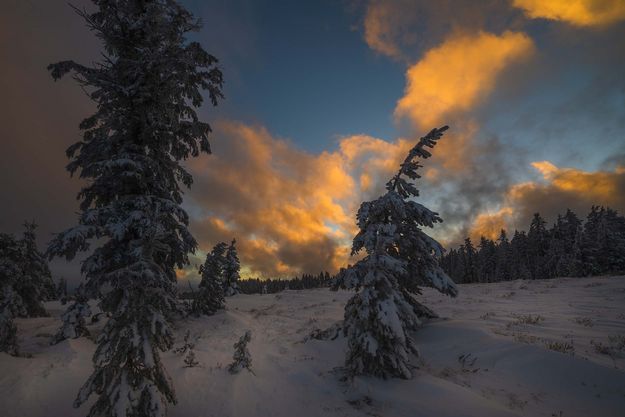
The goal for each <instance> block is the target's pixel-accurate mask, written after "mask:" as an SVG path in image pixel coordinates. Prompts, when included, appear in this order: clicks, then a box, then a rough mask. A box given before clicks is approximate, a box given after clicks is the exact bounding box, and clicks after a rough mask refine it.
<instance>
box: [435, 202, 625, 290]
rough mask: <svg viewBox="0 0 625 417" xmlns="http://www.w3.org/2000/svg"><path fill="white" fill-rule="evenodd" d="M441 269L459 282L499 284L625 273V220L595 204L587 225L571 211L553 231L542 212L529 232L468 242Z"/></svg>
mask: <svg viewBox="0 0 625 417" xmlns="http://www.w3.org/2000/svg"><path fill="white" fill-rule="evenodd" d="M441 266H442V267H443V268H444V269H445V271H446V272H447V274H449V276H450V277H451V278H452V279H453V280H454V281H455V282H457V283H473V282H497V281H509V280H515V279H546V278H554V277H581V276H589V275H608V274H614V275H618V274H623V273H625V217H623V216H620V215H619V214H618V213H617V212H616V211H615V210H612V209H610V208H609V207H608V208H605V207H600V206H593V207H592V208H591V210H590V213H589V214H588V216H587V217H586V221H585V222H582V220H580V219H579V217H578V216H577V215H576V214H575V213H574V212H573V211H571V210H569V209H567V211H566V213H565V214H564V215H558V218H557V220H556V222H555V223H554V224H553V226H552V227H551V228H547V227H546V222H545V220H544V219H543V218H542V217H541V215H540V214H539V213H536V214H534V217H533V218H532V221H531V223H530V227H529V231H528V232H527V233H526V232H525V231H518V230H515V231H514V234H513V235H512V238H511V239H509V238H508V234H507V232H506V231H505V230H501V233H500V235H499V238H498V239H497V240H496V241H493V240H492V239H488V238H486V237H483V236H482V237H481V238H480V242H479V243H478V244H477V247H476V246H475V244H474V243H473V242H472V241H471V239H470V238H466V239H465V241H464V244H463V245H461V246H460V247H459V248H458V249H452V250H450V251H449V252H447V253H446V254H444V255H443V257H442V259H441Z"/></svg>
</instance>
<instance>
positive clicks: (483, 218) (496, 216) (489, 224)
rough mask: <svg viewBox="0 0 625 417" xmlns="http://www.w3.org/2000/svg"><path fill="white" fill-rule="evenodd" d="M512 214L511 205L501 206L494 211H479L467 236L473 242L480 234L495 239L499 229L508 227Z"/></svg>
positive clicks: (477, 239)
mask: <svg viewBox="0 0 625 417" xmlns="http://www.w3.org/2000/svg"><path fill="white" fill-rule="evenodd" d="M513 216H514V209H513V208H512V207H503V208H501V209H500V210H498V211H496V212H494V213H491V212H487V213H480V214H478V215H477V217H476V218H475V220H474V221H473V224H472V225H471V229H470V232H469V236H470V237H471V239H473V241H474V242H477V241H479V239H480V237H482V236H484V237H487V238H489V239H493V240H494V239H497V238H498V237H499V233H500V232H501V229H508V228H509V225H510V223H511V221H512V220H513Z"/></svg>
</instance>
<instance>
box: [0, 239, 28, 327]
mask: <svg viewBox="0 0 625 417" xmlns="http://www.w3.org/2000/svg"><path fill="white" fill-rule="evenodd" d="M21 259H22V251H21V247H20V244H19V242H18V241H17V240H16V239H15V238H14V237H13V236H12V235H8V234H5V233H0V314H2V313H4V314H5V315H6V316H7V317H8V318H10V319H13V318H14V317H28V311H27V309H26V303H24V300H23V299H22V297H21V295H20V294H19V293H18V292H17V291H16V288H17V286H18V282H19V281H20V280H21V279H22V277H23V275H22V265H21Z"/></svg>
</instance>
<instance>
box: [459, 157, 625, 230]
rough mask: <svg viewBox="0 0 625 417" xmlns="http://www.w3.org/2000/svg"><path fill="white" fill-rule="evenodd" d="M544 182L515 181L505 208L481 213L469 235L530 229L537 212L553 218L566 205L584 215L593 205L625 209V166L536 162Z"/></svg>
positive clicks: (474, 221)
mask: <svg viewBox="0 0 625 417" xmlns="http://www.w3.org/2000/svg"><path fill="white" fill-rule="evenodd" d="M532 166H533V167H534V168H535V169H536V170H537V171H538V172H540V174H541V175H542V181H527V182H522V183H518V184H514V185H512V186H510V187H509V188H508V190H507V191H506V193H505V195H504V196H503V205H504V207H503V208H502V209H500V210H499V211H497V212H494V213H480V214H478V215H477V216H476V217H475V219H474V220H473V222H472V225H471V228H470V236H471V237H472V238H477V237H479V236H480V235H484V236H487V237H490V238H495V237H497V235H498V234H499V230H500V229H502V228H504V229H507V230H509V231H510V230H511V229H514V228H519V229H527V224H525V223H526V222H528V221H529V220H530V218H531V216H532V214H533V213H535V212H540V213H541V214H542V215H543V217H545V218H546V219H551V220H553V219H554V218H555V217H556V215H557V214H558V213H563V212H564V211H565V210H566V209H567V208H570V209H571V210H573V211H574V212H576V213H577V214H578V215H579V216H584V215H586V213H587V212H588V210H589V209H590V207H591V206H592V205H604V206H609V207H612V208H614V209H616V210H619V211H621V212H623V211H625V168H624V167H616V168H615V169H614V171H594V172H589V171H583V170H580V169H576V168H559V167H557V166H556V165H554V164H553V163H551V162H549V161H537V162H533V163H532Z"/></svg>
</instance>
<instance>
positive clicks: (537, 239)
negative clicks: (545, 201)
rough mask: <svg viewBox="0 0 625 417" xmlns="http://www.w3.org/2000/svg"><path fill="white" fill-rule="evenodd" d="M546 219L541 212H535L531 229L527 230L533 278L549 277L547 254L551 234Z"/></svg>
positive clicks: (530, 268) (530, 267)
mask: <svg viewBox="0 0 625 417" xmlns="http://www.w3.org/2000/svg"><path fill="white" fill-rule="evenodd" d="M545 224H546V222H545V220H544V219H543V218H542V217H541V215H540V213H534V217H533V218H532V222H531V224H530V228H529V231H528V232H527V243H528V255H529V260H530V264H529V265H528V267H529V270H530V273H531V275H532V279H544V278H549V271H548V265H547V264H546V262H545V261H546V255H547V250H548V247H549V236H548V233H547V229H546V227H545Z"/></svg>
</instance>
